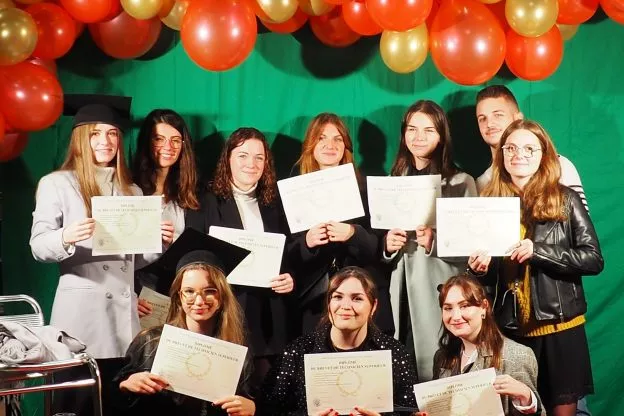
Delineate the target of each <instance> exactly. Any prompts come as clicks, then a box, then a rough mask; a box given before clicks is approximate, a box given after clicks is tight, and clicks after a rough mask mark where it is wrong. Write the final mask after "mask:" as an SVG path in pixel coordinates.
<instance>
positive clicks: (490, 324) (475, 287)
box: [434, 274, 504, 378]
mask: <svg viewBox="0 0 624 416" xmlns="http://www.w3.org/2000/svg"><path fill="white" fill-rule="evenodd" d="M455 286H457V287H459V288H460V289H461V291H462V294H463V296H464V299H466V301H467V302H468V304H469V305H471V306H478V307H483V306H484V305H485V306H486V308H485V318H484V319H483V322H482V323H481V331H479V334H478V335H477V340H476V342H475V344H476V345H477V348H478V349H479V351H488V352H491V353H492V362H491V366H492V367H494V368H496V369H498V370H500V369H501V368H502V365H503V342H504V338H503V334H501V332H500V330H499V329H498V326H497V325H496V321H495V320H494V315H493V314H492V306H491V305H490V303H489V302H488V300H487V297H486V295H485V289H484V288H483V286H482V285H481V284H480V283H479V282H478V281H477V280H476V279H475V278H474V277H472V276H469V275H467V274H461V275H458V276H453V277H451V278H449V279H448V280H447V281H446V283H444V284H443V285H442V287H441V289H440V294H439V296H438V303H439V305H440V309H442V307H443V306H444V302H445V301H446V297H447V295H448V292H449V291H450V290H451V288H453V287H455ZM441 330H442V335H441V336H440V341H439V346H440V349H439V352H438V353H437V354H436V362H435V363H434V373H436V374H434V377H435V378H438V377H439V375H440V374H439V371H440V369H443V368H444V369H448V370H451V372H452V374H460V373H461V355H462V348H463V343H462V340H461V339H460V338H459V337H456V336H455V335H453V334H452V333H451V331H449V330H448V329H447V328H446V326H444V323H442V329H441Z"/></svg>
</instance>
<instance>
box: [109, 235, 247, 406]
mask: <svg viewBox="0 0 624 416" xmlns="http://www.w3.org/2000/svg"><path fill="white" fill-rule="evenodd" d="M186 237H189V238H186ZM214 240H215V239H212V238H211V237H209V236H206V235H201V234H200V233H197V232H196V231H194V230H189V231H186V232H185V233H184V234H183V235H182V236H181V237H180V239H179V241H181V242H182V243H181V244H179V245H184V246H185V247H187V248H189V249H190V251H186V250H183V249H179V247H177V246H178V244H177V243H174V245H172V247H171V249H170V251H169V254H173V256H170V255H169V254H167V253H165V254H164V255H163V258H162V260H159V262H162V263H163V264H165V263H173V264H175V270H176V271H175V278H174V279H173V282H172V283H171V289H170V297H171V307H170V309H169V314H168V317H167V324H168V325H172V326H175V327H178V328H183V329H186V330H188V331H191V332H194V333H197V334H202V335H208V336H211V337H214V338H218V339H221V340H223V341H227V342H231V343H235V344H239V345H247V343H246V339H245V333H246V328H245V326H244V317H243V313H242V310H241V307H240V305H239V304H238V302H237V301H236V297H235V296H234V294H233V293H232V290H231V288H230V285H229V284H228V283H227V280H226V276H225V271H231V270H232V269H233V268H234V267H235V266H236V264H238V263H239V262H240V261H241V260H242V259H243V258H244V257H245V256H246V254H248V253H249V252H248V251H244V250H243V251H244V252H245V254H243V255H239V254H238V253H237V252H232V251H228V249H223V248H222V247H223V246H225V247H227V246H230V245H229V244H223V242H220V241H219V242H216V243H215V242H214ZM189 241H190V242H189ZM215 244H218V245H215ZM211 245H213V246H212V247H211ZM200 247H205V248H207V250H206V249H199V250H198V248H200ZM234 249H237V250H240V249H238V248H237V247H234ZM229 250H232V248H230V249H229ZM231 253H235V254H234V255H233V254H231ZM167 256H168V257H167ZM232 256H233V257H234V260H232V259H231V258H230V259H229V260H228V263H225V261H221V259H222V258H227V257H232ZM237 256H238V257H237ZM157 266H158V265H157ZM148 267H149V266H148ZM160 270H163V271H162V272H156V274H158V275H159V276H160V277H163V276H165V275H167V274H168V273H167V272H166V270H167V269H163V268H160ZM169 279H170V278H169ZM169 281H170V280H169ZM162 330H163V327H162V326H158V327H153V328H149V329H147V330H144V331H142V332H141V333H139V335H137V337H136V338H135V339H134V340H133V341H132V344H130V347H129V348H128V351H127V352H126V365H125V366H124V367H123V368H122V369H121V371H120V372H119V373H118V375H117V377H116V378H115V381H114V382H115V385H117V386H119V390H118V392H117V397H115V406H116V407H117V409H116V410H117V411H118V412H121V413H123V412H125V413H127V414H132V415H135V414H139V415H148V414H153V415H161V414H162V415H178V416H197V415H205V416H211V415H231V416H251V415H254V414H255V411H256V405H255V403H254V401H253V400H252V399H251V391H250V384H249V379H250V375H251V362H250V360H249V359H248V360H246V362H245V365H244V368H243V373H242V375H241V379H240V381H239V384H238V388H237V391H236V394H235V395H232V396H227V397H223V398H221V399H219V400H216V401H215V402H212V403H209V402H206V401H204V400H200V399H196V398H193V397H190V396H185V395H182V394H180V393H176V392H174V391H170V390H166V387H168V386H169V383H168V381H167V380H166V378H164V377H162V376H160V375H156V374H153V373H151V372H150V370H151V367H152V365H153V363H154V358H155V356H156V351H157V349H158V344H159V342H160V336H161V334H162ZM116 414H118V413H116Z"/></svg>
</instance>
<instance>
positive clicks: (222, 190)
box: [210, 127, 278, 206]
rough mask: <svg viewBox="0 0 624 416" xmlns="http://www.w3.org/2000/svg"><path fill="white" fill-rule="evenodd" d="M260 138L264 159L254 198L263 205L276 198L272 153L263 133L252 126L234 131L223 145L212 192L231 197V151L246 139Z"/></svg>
mask: <svg viewBox="0 0 624 416" xmlns="http://www.w3.org/2000/svg"><path fill="white" fill-rule="evenodd" d="M252 139H253V140H260V141H261V142H262V146H263V147H264V154H265V156H266V157H265V161H264V170H263V171H262V176H261V177H260V180H259V181H258V187H257V188H256V198H257V199H258V203H259V204H260V205H263V206H269V205H272V204H273V203H274V202H275V201H276V200H277V195H278V193H277V179H276V177H277V175H276V174H275V165H274V163H273V154H272V153H271V149H270V148H269V143H268V142H267V141H266V138H265V137H264V134H262V132H261V131H260V130H258V129H255V128H253V127H241V128H239V129H237V130H236V131H234V132H233V133H232V134H231V135H230V137H229V138H228V139H227V141H226V142H225V144H224V145H223V150H221V155H220V156H219V161H218V162H217V168H216V169H215V174H214V181H213V182H212V184H211V185H210V189H211V190H212V193H214V194H215V195H216V196H217V197H219V198H222V199H231V198H233V194H232V168H231V167H230V157H231V156H232V151H233V150H234V149H236V148H237V147H239V146H242V145H243V143H245V142H246V141H247V140H252Z"/></svg>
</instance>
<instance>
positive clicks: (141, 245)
mask: <svg viewBox="0 0 624 416" xmlns="http://www.w3.org/2000/svg"><path fill="white" fill-rule="evenodd" d="M91 205H92V217H93V219H94V220H95V231H94V233H93V253H92V254H93V255H94V256H105V255H112V254H141V253H162V232H161V230H160V222H161V215H162V196H94V197H92V198H91Z"/></svg>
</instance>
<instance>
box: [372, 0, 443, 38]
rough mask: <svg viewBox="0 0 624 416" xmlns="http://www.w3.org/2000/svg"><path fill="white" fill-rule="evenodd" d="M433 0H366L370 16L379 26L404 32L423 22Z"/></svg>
mask: <svg viewBox="0 0 624 416" xmlns="http://www.w3.org/2000/svg"><path fill="white" fill-rule="evenodd" d="M432 5H433V0H366V7H367V8H368V12H369V13H370V16H371V17H372V18H373V20H374V21H375V22H377V24H378V25H379V26H381V27H382V28H384V29H388V30H395V31H397V32H405V31H406V30H410V29H413V28H415V27H416V26H418V25H420V24H421V23H423V22H424V21H425V20H426V19H427V16H429V13H430V12H431V7H432Z"/></svg>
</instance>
